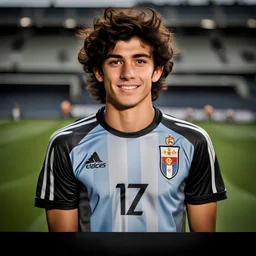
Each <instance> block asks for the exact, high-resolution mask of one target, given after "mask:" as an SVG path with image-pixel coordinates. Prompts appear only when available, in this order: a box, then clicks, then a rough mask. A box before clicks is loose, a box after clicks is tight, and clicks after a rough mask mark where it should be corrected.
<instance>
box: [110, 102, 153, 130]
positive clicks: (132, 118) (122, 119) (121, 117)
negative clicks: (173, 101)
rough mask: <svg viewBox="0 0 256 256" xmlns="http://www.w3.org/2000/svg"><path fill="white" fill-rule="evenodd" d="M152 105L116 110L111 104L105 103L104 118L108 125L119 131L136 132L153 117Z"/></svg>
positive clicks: (144, 126)
mask: <svg viewBox="0 0 256 256" xmlns="http://www.w3.org/2000/svg"><path fill="white" fill-rule="evenodd" d="M154 116H155V110H154V108H153V105H150V106H148V107H147V108H146V109H145V107H143V108H142V107H139V106H136V107H133V108H127V109H124V110H118V109H116V108H115V107H114V106H113V105H111V104H106V112H105V120H106V122H107V123H108V125H109V126H111V127H112V128H114V129H116V130H118V131H121V132H137V131H140V130H142V129H144V128H146V127H147V126H148V125H150V124H151V123H152V121H153V119H154Z"/></svg>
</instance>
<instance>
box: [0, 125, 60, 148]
mask: <svg viewBox="0 0 256 256" xmlns="http://www.w3.org/2000/svg"><path fill="white" fill-rule="evenodd" d="M54 125H56V121H52V122H51V121H49V122H38V123H36V121H35V124H33V123H31V122H30V123H28V124H24V125H17V126H13V127H8V129H7V128H6V129H5V130H2V131H1V135H0V145H1V144H6V143H10V142H13V141H18V140H23V139H26V138H31V137H34V136H37V135H39V134H41V133H43V132H45V131H47V130H48V129H49V128H51V127H53V126H54Z"/></svg>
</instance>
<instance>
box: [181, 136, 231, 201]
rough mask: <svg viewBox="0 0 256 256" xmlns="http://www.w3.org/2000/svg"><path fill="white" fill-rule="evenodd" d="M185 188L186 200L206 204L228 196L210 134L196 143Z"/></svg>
mask: <svg viewBox="0 0 256 256" xmlns="http://www.w3.org/2000/svg"><path fill="white" fill-rule="evenodd" d="M194 146H195V150H194V156H193V160H192V163H191V167H190V170H189V175H188V178H187V182H186V188H185V202H186V203H189V204H204V203H209V202H214V201H219V200H223V199H226V198H227V194H226V189H225V184H224V180H223V177H222V174H221V170H220V165H219V162H218V158H217V155H216V153H215V150H214V148H213V144H212V141H211V139H210V137H209V135H208V134H206V136H201V137H200V139H198V140H197V141H196V142H195V143H194Z"/></svg>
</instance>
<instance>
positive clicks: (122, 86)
mask: <svg viewBox="0 0 256 256" xmlns="http://www.w3.org/2000/svg"><path fill="white" fill-rule="evenodd" d="M117 87H118V88H120V89H122V90H125V91H132V90H135V89H137V88H138V87H139V86H138V85H117Z"/></svg>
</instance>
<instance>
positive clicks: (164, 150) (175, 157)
mask: <svg viewBox="0 0 256 256" xmlns="http://www.w3.org/2000/svg"><path fill="white" fill-rule="evenodd" d="M159 149H160V170H161V172H162V174H163V175H164V176H165V177H166V178H167V179H171V178H173V177H174V176H175V175H176V174H177V173H178V169H179V147H169V146H160V147H159Z"/></svg>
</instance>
